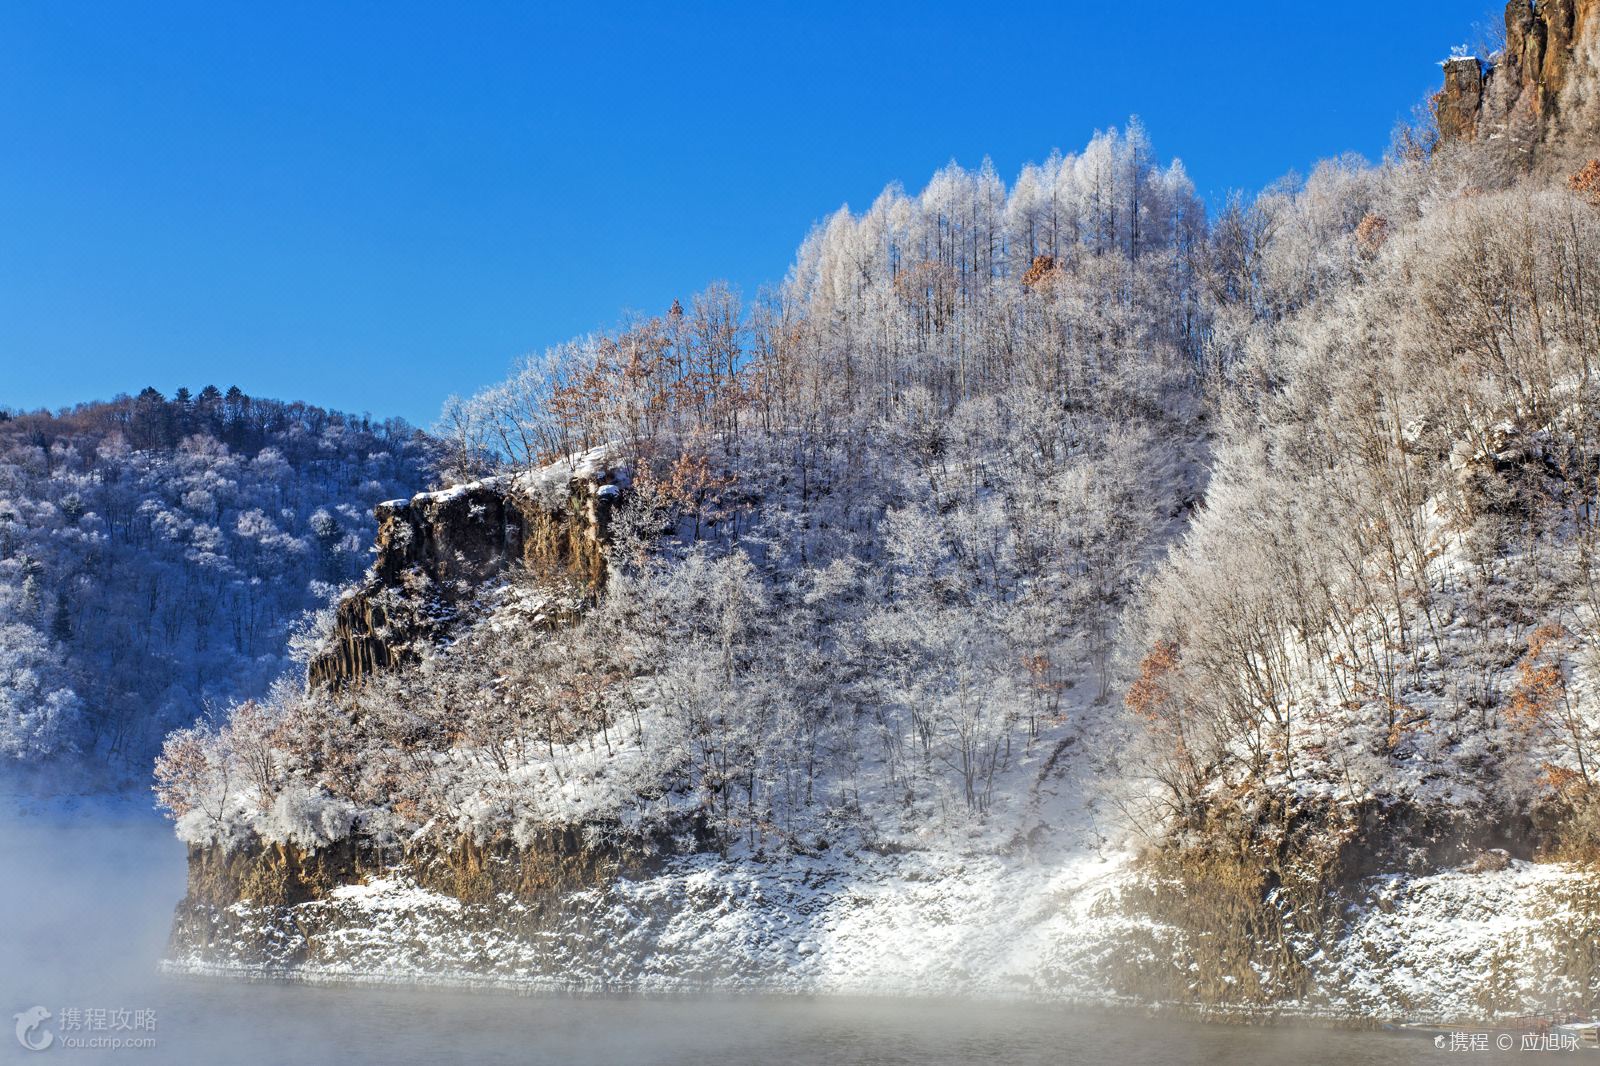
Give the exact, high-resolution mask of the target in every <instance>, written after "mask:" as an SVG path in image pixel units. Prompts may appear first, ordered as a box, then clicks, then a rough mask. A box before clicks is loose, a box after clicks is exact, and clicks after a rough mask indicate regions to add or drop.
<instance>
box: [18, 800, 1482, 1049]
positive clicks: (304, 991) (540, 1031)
mask: <svg viewBox="0 0 1600 1066" xmlns="http://www.w3.org/2000/svg"><path fill="white" fill-rule="evenodd" d="M0 856H3V857H4V864H3V866H0V904H3V906H4V912H3V913H4V915H5V918H4V921H3V925H0V992H3V996H0V1008H3V1012H0V1013H4V1014H5V1015H6V1016H7V1018H6V1020H9V1016H10V1015H12V1014H15V1013H17V1012H21V1011H26V1010H28V1009H29V1008H30V1007H33V1006H35V1005H39V1006H43V1007H45V1008H46V1009H47V1010H49V1011H51V1012H52V1014H55V1015H59V1013H60V1011H61V1010H62V1008H81V1009H90V1008H105V1009H127V1010H153V1011H155V1012H156V1015H155V1016H156V1023H157V1026H156V1030H155V1034H154V1035H155V1037H156V1041H157V1044H156V1047H155V1048H154V1049H120V1050H105V1051H95V1050H86V1049H79V1048H67V1047H57V1048H52V1049H51V1050H50V1051H49V1053H48V1054H50V1055H51V1056H54V1058H52V1059H41V1058H40V1057H39V1056H37V1055H34V1054H32V1053H30V1052H28V1051H25V1050H23V1049H22V1047H21V1046H20V1045H18V1044H17V1043H16V1041H15V1039H14V1038H13V1036H12V1034H11V1033H10V1032H9V1031H4V1032H0V1048H3V1049H4V1050H3V1051H0V1061H34V1062H48V1061H56V1060H61V1061H67V1062H84V1063H88V1062H105V1063H130V1064H131V1063H139V1062H143V1063H154V1062H159V1063H207V1064H210V1063H223V1062H226V1063H240V1064H244V1066H254V1064H263V1066H265V1064H268V1063H273V1064H275V1063H281V1062H285V1061H292V1062H295V1063H297V1064H305V1066H312V1064H316V1063H324V1062H326V1063H339V1064H341V1066H346V1064H350V1063H365V1062H374V1063H377V1062H381V1063H435V1062H443V1063H451V1062H473V1063H478V1062H517V1063H630V1062H642V1063H690V1062H694V1063H699V1062H707V1061H709V1062H715V1063H719V1064H726V1066H735V1064H740V1063H757V1062H783V1063H828V1062H859V1063H885V1064H887V1063H906V1064H917V1066H926V1064H940V1063H968V1062H983V1061H992V1062H1004V1063H1034V1062H1037V1063H1051V1064H1062V1063H1079V1062H1082V1063H1129V1064H1144V1063H1152V1064H1154V1063H1160V1064H1163V1066H1166V1064H1172V1066H1179V1064H1184V1063H1207V1062H1228V1063H1230V1066H1252V1064H1256V1063H1261V1064H1266V1063H1272V1064H1274V1066H1277V1064H1281V1063H1295V1062H1319V1063H1346V1064H1357V1063H1361V1064H1366V1063H1371V1064H1386V1063H1408V1062H1413V1061H1418V1060H1424V1059H1437V1058H1438V1057H1439V1055H1440V1053H1439V1052H1436V1051H1434V1049H1433V1047H1432V1046H1431V1045H1430V1044H1428V1043H1427V1042H1426V1041H1419V1040H1411V1039H1402V1038H1397V1037H1391V1036H1385V1035H1381V1034H1363V1033H1340V1032H1317V1031H1286V1030H1261V1029H1241V1028H1232V1027H1221V1026H1216V1027H1209V1026H1198V1025H1191V1024H1183V1023H1171V1022H1151V1021H1147V1020H1140V1021H1129V1020H1125V1019H1102V1018H1096V1017H1091V1016H1084V1015H1075V1014H1071V1013H1067V1012H1065V1011H1063V1010H1061V1009H1060V1008H1057V1007H1047V1006H1035V1005H1025V1004H993V1003H974V1002H926V1001H922V1002H912V1001H886V1000H862V999H831V1000H827V999H822V1000H806V999H747V1000H733V999H726V1000H703V999H696V1000H675V999H656V1000H644V999H582V1000H580V999H560V998H521V997H516V996H506V995H490V994H471V993H464V992H433V991H426V990H420V989H408V988H389V989H385V988H376V989H375V988H364V987H363V988H355V987H351V988H339V987H334V988H327V987H321V988H318V987H305V986H296V985H278V984H247V983H242V982H240V983H230V982H221V981H196V980H179V979H172V978H165V977H162V976H160V975H159V974H157V973H156V970H155V967H156V962H157V960H158V959H159V958H160V956H161V953H162V951H163V949H164V947H165V945H166V939H167V934H168V929H169V922H170V920H171V916H172V909H173V906H174V905H175V904H176V903H177V902H178V899H179V897H181V896H182V894H183V887H184V852H183V848H182V847H181V846H180V845H179V844H178V843H177V842H176V841H175V840H174V839H173V837H172V834H171V832H170V830H169V829H168V827H167V826H166V825H165V824H164V823H162V822H161V821H159V820H158V819H156V818H155V817H153V816H151V815H147V814H140V813H120V814H111V815H107V814H106V813H105V812H97V813H95V814H78V815H73V816H59V815H54V816H48V817H46V816H24V817H14V816H7V817H6V818H4V819H3V820H0ZM52 1024H54V1020H53V1022H52ZM3 1028H4V1027H0V1029H3ZM1474 1061H1478V1062H1492V1061H1495V1058H1494V1056H1493V1055H1492V1053H1491V1054H1489V1055H1475V1056H1474ZM1507 1061H1509V1059H1508V1060H1507Z"/></svg>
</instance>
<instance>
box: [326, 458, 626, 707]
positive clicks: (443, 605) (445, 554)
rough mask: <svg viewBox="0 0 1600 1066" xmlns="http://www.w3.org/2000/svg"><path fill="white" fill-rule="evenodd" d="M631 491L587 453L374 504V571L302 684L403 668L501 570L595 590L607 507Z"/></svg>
mask: <svg viewBox="0 0 1600 1066" xmlns="http://www.w3.org/2000/svg"><path fill="white" fill-rule="evenodd" d="M626 482H627V474H626V471H625V470H624V469H623V468H622V467H621V466H620V464H618V463H617V462H616V461H615V460H614V458H613V457H611V456H610V455H609V454H607V453H604V452H594V453H589V454H588V455H585V456H583V457H580V459H578V460H577V461H575V462H571V463H560V464H556V465H555V466H553V467H547V468H545V469H544V470H540V471H536V472H533V473H530V474H523V475H515V476H505V477H496V478H488V479H486V480H483V481H478V482H474V483H472V484H469V485H462V486H459V487H457V488H453V489H449V490H446V491H444V492H429V493H420V494H418V495H416V496H413V497H412V498H411V499H409V500H391V501H389V502H387V503H382V504H379V505H378V507H377V510H376V515H377V519H378V537H377V542H376V548H375V551H376V553H377V558H376V560H375V562H374V564H373V568H372V573H371V575H370V577H369V579H368V580H367V582H366V583H365V584H364V585H362V586H361V587H359V588H357V589H355V590H354V591H352V592H349V593H347V594H346V595H345V596H344V598H343V599H341V600H340V601H339V604H338V607H337V609H336V613H335V618H334V625H333V632H332V634H331V635H330V638H329V640H328V643H327V644H326V646H325V647H324V649H323V650H322V652H321V653H320V654H319V655H317V656H316V658H314V659H313V660H312V662H311V664H310V666H309V669H308V680H309V682H310V683H311V684H312V685H313V686H322V687H328V688H340V687H343V686H345V685H348V684H352V683H357V682H359V681H360V680H361V679H362V678H364V677H367V676H369V675H371V674H373V673H377V672H382V671H384V670H388V669H390V668H391V667H393V666H395V665H398V664H400V663H403V662H405V661H407V659H408V658H410V657H412V656H413V655H414V649H415V648H416V647H418V646H419V645H420V644H421V643H424V642H427V641H430V640H435V639H437V638H438V637H440V636H442V635H443V634H444V633H445V632H446V631H447V630H448V628H449V626H450V623H451V621H452V619H454V618H455V617H456V615H457V614H458V611H459V607H460V605H461V604H463V603H464V602H466V601H468V600H470V599H471V598H472V597H473V595H474V594H475V593H476V592H477V590H478V588H479V586H480V585H482V583H483V582H484V581H486V580H489V579H491V578H493V577H494V576H495V575H497V574H499V573H500V572H501V571H503V570H504V569H505V568H506V567H508V566H512V565H515V564H518V563H520V564H522V565H524V566H526V567H527V568H528V569H530V570H532V571H534V572H536V573H538V574H539V575H540V576H543V577H547V578H552V579H564V580H567V581H570V582H573V583H577V584H579V585H582V586H584V587H585V588H587V589H588V590H589V591H590V592H598V591H599V589H600V585H601V583H602V582H603V580H604V577H605V546H606V543H607V542H608V540H609V537H610V525H611V516H612V510H613V508H614V507H615V506H616V505H617V504H618V503H619V502H620V501H621V499H622V493H623V489H624V487H625V485H626Z"/></svg>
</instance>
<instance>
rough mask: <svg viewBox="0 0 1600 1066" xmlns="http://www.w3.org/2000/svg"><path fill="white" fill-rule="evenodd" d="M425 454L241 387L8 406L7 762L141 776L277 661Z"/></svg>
mask: <svg viewBox="0 0 1600 1066" xmlns="http://www.w3.org/2000/svg"><path fill="white" fill-rule="evenodd" d="M431 455H432V450H431V444H430V442H429V440H428V439H427V438H426V437H425V436H423V435H422V434H420V433H419V432H418V431H416V430H415V429H413V428H412V427H410V426H409V425H407V424H406V423H405V422H403V421H400V420H389V421H386V422H383V423H378V424H374V423H373V422H372V421H371V420H370V419H368V418H365V417H357V416H353V415H347V414H341V413H339V412H335V411H325V410H323V409H322V408H319V407H313V406H310V405H308V404H303V403H283V402H280V401H277V400H265V399H258V398H253V397H250V396H246V395H245V394H243V393H242V392H240V391H239V390H238V389H236V388H235V389H230V390H228V392H227V393H226V394H224V393H223V392H221V391H220V390H218V389H217V388H215V387H212V386H207V387H206V388H203V389H201V390H200V391H199V392H198V393H191V392H190V391H189V390H188V389H179V390H177V392H176V393H175V394H174V395H173V396H172V397H171V398H170V399H169V398H167V397H165V396H163V395H162V394H161V393H159V392H157V391H156V390H155V389H153V388H151V389H146V390H144V391H143V392H141V393H140V394H139V395H138V396H136V397H131V398H130V397H127V396H122V397H118V398H116V399H114V400H112V401H111V402H109V403H88V404H82V405H80V406H78V407H75V408H73V409H71V410H66V411H61V412H58V413H55V414H51V413H46V412H36V413H19V412H15V411H6V412H0V766H7V767H9V768H11V769H13V770H15V769H17V768H18V767H19V766H29V765H39V764H40V763H41V761H42V760H49V761H50V765H52V766H53V767H55V768H56V769H54V770H52V774H53V775H59V774H60V772H61V769H62V768H64V767H65V766H67V765H69V764H70V763H71V762H73V761H75V760H74V759H73V758H72V757H73V756H76V757H77V758H78V760H81V762H82V763H83V764H84V766H85V767H86V768H87V769H88V770H89V771H90V778H91V779H94V778H97V777H98V778H103V779H106V780H110V779H111V778H119V777H126V778H128V779H130V780H138V781H142V780H144V779H145V778H147V776H148V774H149V767H150V760H151V758H152V757H153V753H154V751H155V750H156V749H157V748H158V747H159V742H160V737H161V736H162V735H163V734H164V733H165V732H166V731H168V730H169V729H172V728H174V727H177V726H181V725H184V724H187V723H188V722H191V721H193V720H194V719H195V718H196V717H197V716H198V715H200V714H202V713H203V712H204V711H205V710H206V709H207V708H208V707H218V708H220V707H223V706H226V705H227V704H228V703H230V702H232V701H234V700H237V699H242V698H245V697H248V696H251V695H259V694H261V693H263V692H264V691H265V690H266V689H267V687H268V686H269V685H270V683H271V682H272V681H273V679H275V678H276V677H278V676H279V675H280V674H282V673H283V671H284V669H285V668H286V666H287V665H288V664H289V658H288V647H287V638H288V635H289V632H290V630H291V627H293V626H294V624H295V623H296V622H297V621H298V620H299V619H300V618H301V616H302V615H303V614H304V613H305V612H307V611H310V610H314V609H316V608H318V607H320V606H322V605H323V604H324V603H325V602H326V601H327V599H328V598H329V596H330V594H331V593H332V591H333V590H334V589H335V588H337V587H338V586H339V585H340V584H342V583H345V582H348V581H350V580H351V579H353V578H355V577H356V576H358V575H359V574H360V573H361V571H362V570H363V569H364V568H365V566H366V564H367V556H368V553H367V547H366V546H367V544H368V543H369V542H370V541H371V539H372V535H373V533H374V530H375V526H374V524H373V521H372V517H371V514H372V508H373V505H374V504H376V503H377V502H378V501H380V500H382V499H385V498H387V497H391V496H396V495H401V494H404V493H407V492H411V491H414V490H415V489H417V488H420V487H422V486H423V485H425V484H426V482H427V481H428V478H429V476H430V475H429V464H430V459H431ZM107 775H109V777H108V776H107Z"/></svg>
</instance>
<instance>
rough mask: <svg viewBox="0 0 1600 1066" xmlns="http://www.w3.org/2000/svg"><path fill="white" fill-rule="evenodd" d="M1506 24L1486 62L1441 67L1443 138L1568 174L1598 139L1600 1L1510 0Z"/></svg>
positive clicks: (1523, 165)
mask: <svg viewBox="0 0 1600 1066" xmlns="http://www.w3.org/2000/svg"><path fill="white" fill-rule="evenodd" d="M1505 24H1506V41H1505V47H1504V48H1503V49H1502V50H1501V51H1499V52H1498V53H1497V54H1495V55H1494V56H1493V57H1491V59H1490V60H1489V61H1488V62H1487V63H1485V62H1484V61H1482V60H1480V59H1479V58H1477V57H1461V58H1453V59H1450V60H1448V61H1447V62H1446V63H1445V65H1444V88H1443V89H1442V90H1441V91H1440V93H1439V94H1438V96H1437V97H1436V98H1435V100H1434V113H1435V115H1436V117H1437V119H1438V123H1439V134H1440V137H1441V138H1442V139H1443V140H1444V141H1445V142H1447V143H1449V142H1476V143H1479V144H1482V145H1485V146H1492V149H1493V150H1494V151H1495V152H1496V153H1497V154H1498V155H1499V156H1500V157H1501V158H1502V159H1503V160H1504V161H1505V162H1507V163H1509V164H1510V165H1512V166H1514V167H1516V168H1518V169H1523V170H1529V169H1536V168H1539V167H1542V166H1546V165H1548V166H1550V167H1552V168H1554V167H1568V168H1569V169H1570V167H1571V164H1572V163H1573V162H1574V161H1575V160H1581V159H1582V158H1587V157H1588V156H1590V155H1593V154H1594V153H1593V149H1594V145H1595V143H1596V142H1597V141H1600V42H1597V37H1600V0H1539V2H1537V3H1532V2H1529V0H1511V3H1510V4H1508V5H1507V7H1506V15H1505Z"/></svg>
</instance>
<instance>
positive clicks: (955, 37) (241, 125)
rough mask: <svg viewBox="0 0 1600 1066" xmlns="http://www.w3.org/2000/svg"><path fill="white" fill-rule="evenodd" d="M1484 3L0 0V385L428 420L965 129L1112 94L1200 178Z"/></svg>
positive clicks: (1374, 147)
mask: <svg viewBox="0 0 1600 1066" xmlns="http://www.w3.org/2000/svg"><path fill="white" fill-rule="evenodd" d="M1499 7H1500V5H1498V4H1494V3H1492V0H1433V2H1423V3H1408V4H1395V3H1393V2H1392V0H1390V2H1385V3H1379V2H1377V0H1342V2H1340V3H1326V4H1305V3H1302V2H1288V0H1284V2H1263V3H1197V2H1194V0H1166V2H1151V3H1137V2H1126V0H1125V2H1122V3H1105V2H1097V3H1079V2H1063V0H1053V2H1049V3H1037V4H1036V3H1031V2H1012V3H1003V4H988V3H977V2H974V0H966V2H962V3H945V2H925V3H917V4H882V5H870V6H869V5H867V4H860V3H844V4H825V3H805V4H792V5H790V4H779V3H760V4H748V5H731V4H730V5H720V4H692V5H684V6H681V7H680V6H679V5H673V4H667V3H660V2H657V3H649V4H641V5H633V4H620V5H607V6H605V7H603V8H596V7H591V6H588V5H584V6H581V7H580V6H577V5H574V6H573V7H572V8H570V9H568V10H566V11H561V10H558V9H557V8H556V7H555V5H544V4H539V3H536V2H532V0H530V2H528V3H516V4H513V3H505V4H489V3H478V4H470V3H463V4H450V3H428V4H421V3H404V2H401V3H393V2H391V3H381V4H380V3H359V4H358V3H349V4H345V3H340V4H323V3H318V4H306V5H303V6H301V5H296V4H269V5H235V4H215V3H204V4H200V3H195V4H185V3H160V4H139V3H124V2H120V0H105V2H99V3H95V2H59V3H58V2H51V0H0V145H3V148H0V404H3V405H8V406H13V407H25V408H32V407H38V406H48V407H56V406H60V405H64V404H68V403H71V402H75V401H78V400H83V399H93V398H104V397H109V396H111V395H113V394H114V393H117V392H122V391H126V392H134V391H137V390H138V389H139V388H141V387H142V386H144V385H146V384H154V385H156V386H157V387H158V388H160V389H161V390H162V391H163V392H166V393H168V394H170V393H171V392H172V390H173V389H174V388H176V387H177V386H178V385H182V384H186V385H188V386H190V387H191V388H198V387H199V386H201V385H203V384H206V383H208V382H214V383H215V384H217V385H219V386H222V387H224V388H226V387H227V386H228V385H230V384H234V383H237V384H238V385H239V386H240V387H242V388H243V389H245V391H246V392H249V393H251V394H253V395H261V396H276V397H279V398H283V399H304V400H308V401H311V402H314V403H319V404H323V405H325V406H330V407H338V408H342V409H346V410H353V411H370V412H371V413H373V414H374V415H387V414H399V415H402V416H404V417H406V418H408V419H411V420H412V421H414V422H417V423H419V424H424V425H426V424H429V423H431V422H432V420H433V418H434V417H435V416H436V414H437V412H438V409H439V405H440V403H441V401H442V400H443V398H444V397H445V396H446V395H447V394H449V393H451V392H469V391H471V390H473V389H475V388H477V387H478V386H481V385H483V384H487V383H489V382H491V381H494V380H497V379H498V378H499V377H501V376H502V374H503V371H504V369H505V368H506V366H507V365H508V363H509V362H510V361H511V360H512V359H513V358H514V357H515V356H517V355H518V354H519V353H521V352H525V351H529V350H534V349H539V348H543V347H545V346H546V345H549V344H552V343H555V342H557V341H560V340H563V339H566V338H568V337H571V336H574V335H577V334H580V333H583V332H586V331H588V330H590V329H593V328H595V327H598V326H605V325H609V324H611V323H613V322H615V321H616V320H617V319H618V317H619V316H620V315H621V313H622V312H624V311H626V310H628V309H641V310H646V311H657V310H662V309H665V307H666V306H667V305H669V304H670V303H671V301H672V299H673V298H674V297H676V296H683V297H687V296H688V295H689V294H691V293H692V292H694V291H696V290H698V289H699V288H701V287H703V286H704V285H705V284H706V283H707V282H709V281H711V280H713V279H717V278H726V279H728V280H730V281H732V282H733V283H735V284H736V285H738V286H739V287H740V288H741V289H743V290H744V291H745V292H746V293H751V292H753V291H754V290H755V289H756V287H757V286H759V285H761V284H763V283H766V282H771V281H777V280H779V279H781V277H782V275H783V273H784V271H785V270H786V269H787V267H788V265H789V262H790V259H791V257H792V254H793V251H794V249H795V247H796V245H798V243H799V241H800V239H801V238H802V237H803V236H804V235H805V233H806V231H807V229H808V228H809V227H810V225H811V224H812V222H813V221H815V220H816V219H818V218H819V217H821V216H822V215H824V214H826V213H827V212H829V211H831V210H832V209H834V208H836V207H838V206H839V205H840V204H841V203H844V202H847V201H848V202H849V203H850V204H852V205H854V206H856V207H858V208H860V207H865V206H866V205H867V204H868V203H870V201H871V200H872V198H873V197H874V196H875V195H876V193H877V192H878V191H879V190H880V189H881V188H882V187H883V186H884V185H885V184H886V183H887V182H889V181H891V180H895V179H899V180H902V181H903V182H904V183H905V184H906V185H907V186H908V187H910V188H913V189H915V188H918V187H920V186H921V185H922V183H923V182H924V181H925V180H926V179H927V178H928V177H929V176H930V175H931V174H932V172H933V171H934V170H935V169H936V168H937V167H938V166H940V165H941V164H943V163H944V162H946V161H947V160H949V159H951V158H954V159H956V160H958V161H960V162H962V163H963V164H968V165H976V164H977V163H978V162H979V161H980V160H981V159H982V158H983V156H984V155H986V154H987V155H989V156H991V157H992V158H993V159H994V161H995V164H996V165H997V166H998V167H999V169H1000V172H1001V173H1002V174H1003V175H1005V176H1006V177H1007V178H1008V180H1009V178H1010V177H1012V176H1013V175H1014V174H1015V172H1016V171H1017V169H1018V168H1019V167H1020V166H1021V164H1022V163H1023V162H1025V161H1027V160H1030V159H1038V158H1042V157H1043V156H1045V155H1046V154H1047V153H1048V152H1049V151H1050V149H1051V148H1053V147H1060V148H1062V149H1063V150H1073V149H1075V148H1078V147H1080V146H1081V145H1082V144H1083V143H1084V142H1085V141H1087V140H1088V138H1089V136H1090V134H1091V133H1093V131H1094V130H1095V129H1096V128H1097V127H1103V126H1107V125H1114V124H1120V123H1122V122H1123V121H1124V120H1125V119H1126V118H1127V116H1128V115H1129V114H1134V113H1136V114H1138V115H1139V116H1141V118H1142V119H1143V120H1144V122H1145V125H1146V127H1147V128H1148V130H1149V132H1150V135H1151V137H1152V138H1153V139H1154V141H1155V144H1156V147H1157V149H1158V150H1159V151H1160V152H1161V153H1162V154H1163V155H1167V156H1171V155H1176V156H1179V157H1181V158H1182V159H1183V160H1184V161H1185V163H1186V165H1187V166H1188V168H1189V171H1190V173H1191V175H1192V176H1193V177H1194V179H1195V182H1196V184H1197V185H1198V186H1199V188H1200V189H1201V191H1202V192H1203V193H1205V194H1206V195H1207V197H1208V198H1210V199H1212V200H1213V201H1215V200H1217V199H1220V198H1221V197H1222V196H1223V195H1225V193H1226V192H1227V190H1229V189H1231V188H1242V189H1247V190H1255V189H1258V188H1260V187H1261V186H1263V185H1265V184H1267V183H1268V182H1270V181H1271V180H1273V179H1274V178H1275V177H1277V176H1279V175H1280V174H1282V173H1284V172H1285V171H1287V170H1290V169H1292V168H1299V169H1304V168H1305V167H1306V166H1307V165H1308V164H1310V163H1311V162H1312V161H1314V160H1316V159H1317V158H1320V157H1323V156H1327V155H1330V154H1334V153H1337V152H1341V151H1347V150H1353V151H1358V152H1361V153H1363V154H1366V155H1368V156H1369V157H1374V158H1375V157H1376V156H1377V155H1379V154H1381V152H1382V150H1383V148H1384V146H1385V145H1386V143H1387V141H1388V134H1389V131H1390V129H1391V127H1392V126H1393V124H1394V123H1395V121H1396V120H1398V119H1400V118H1401V117H1403V116H1405V115H1406V114H1408V113H1409V111H1410V109H1411V107H1412V106H1413V105H1414V104H1415V103H1416V102H1417V101H1419V100H1420V99H1421V98H1422V97H1423V96H1424V95H1425V94H1426V93H1428V92H1430V91H1432V90H1433V89H1434V88H1435V87H1437V85H1438V83H1439V80H1440V74H1439V69H1438V67H1437V66H1436V65H1435V62H1436V61H1437V60H1438V59H1439V58H1440V57H1442V56H1445V55H1447V54H1448V53H1449V51H1450V46H1451V45H1452V44H1456V43H1459V42H1462V41H1464V40H1466V39H1468V38H1469V37H1470V36H1471V35H1472V33H1473V28H1474V26H1475V25H1480V26H1481V25H1482V24H1484V23H1486V22H1488V21H1489V20H1490V19H1491V18H1492V17H1493V12H1494V11H1497V10H1498V9H1499ZM335 9H337V10H335Z"/></svg>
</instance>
